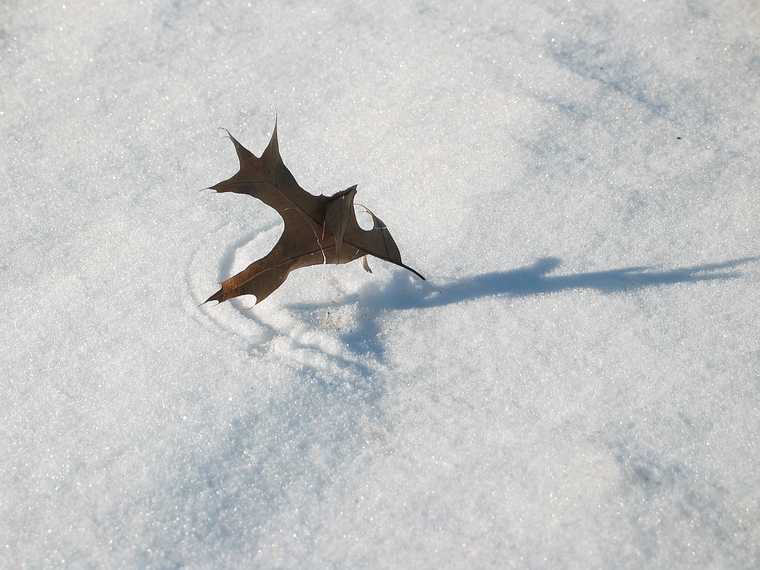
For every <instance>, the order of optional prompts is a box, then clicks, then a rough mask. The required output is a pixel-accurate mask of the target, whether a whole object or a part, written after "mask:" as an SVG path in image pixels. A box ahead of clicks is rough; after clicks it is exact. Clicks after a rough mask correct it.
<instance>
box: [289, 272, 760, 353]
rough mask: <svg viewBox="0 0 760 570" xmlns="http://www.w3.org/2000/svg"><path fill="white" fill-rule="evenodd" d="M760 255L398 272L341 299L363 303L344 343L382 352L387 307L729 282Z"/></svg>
mask: <svg viewBox="0 0 760 570" xmlns="http://www.w3.org/2000/svg"><path fill="white" fill-rule="evenodd" d="M758 259H760V257H743V258H738V259H731V260H728V261H722V262H718V263H707V264H703V265H694V266H688V267H677V268H674V269H664V270H663V269H656V268H653V267H650V266H638V267H624V268H621V269H612V270H607V271H593V272H588V273H575V274H570V275H550V274H551V273H552V272H553V271H554V270H555V269H557V268H558V267H559V266H560V264H561V261H560V259H559V258H556V257H544V258H541V259H538V260H537V261H536V262H535V263H532V264H531V265H528V266H525V267H520V268H518V269H512V270H510V271H492V272H489V273H482V274H480V275H473V276H471V277H463V278H461V279H456V280H453V281H450V282H447V283H435V282H432V281H419V280H416V279H414V278H412V277H410V276H409V274H408V273H406V272H402V271H398V272H395V273H394V275H393V277H392V278H391V280H390V281H389V282H386V283H381V284H380V283H377V282H372V283H369V284H367V285H366V286H365V287H363V288H362V289H360V290H359V291H358V292H356V293H353V294H350V295H347V296H346V297H344V298H343V299H341V300H339V301H338V303H339V304H351V303H356V304H357V305H359V306H360V307H361V312H362V319H361V320H360V323H361V324H360V325H359V326H358V327H357V328H354V329H352V330H348V331H345V333H344V334H343V335H342V338H343V340H344V342H346V343H347V344H348V345H349V347H351V348H352V349H353V350H355V351H359V352H372V353H375V354H376V355H378V356H381V353H382V347H381V345H380V343H379V342H378V340H377V326H376V324H375V320H376V318H377V317H378V315H379V314H381V313H383V312H385V311H402V310H408V309H429V308H433V307H441V306H444V305H450V304H454V303H462V302H465V301H472V300H476V299H481V298H484V297H496V296H509V297H525V296H530V295H543V294H549V293H558V292H562V291H569V290H574V289H594V290H596V291H600V292H602V293H607V294H615V293H624V292H629V291H634V290H637V289H643V288H647V287H660V286H666V285H675V284H680V283H698V282H701V281H725V280H729V279H735V278H737V277H739V276H741V273H740V272H738V271H737V270H736V268H737V267H739V266H741V265H743V264H746V263H750V262H753V261H757V260H758ZM332 306H335V305H334V303H299V304H293V305H289V306H288V308H289V309H291V310H294V311H296V312H300V313H302V314H308V313H312V312H314V311H319V310H328V311H329V309H330V307H332Z"/></svg>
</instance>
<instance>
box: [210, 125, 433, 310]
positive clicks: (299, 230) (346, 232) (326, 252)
mask: <svg viewBox="0 0 760 570" xmlns="http://www.w3.org/2000/svg"><path fill="white" fill-rule="evenodd" d="M227 135H228V136H229V137H230V140H232V144H234V145H235V151H237V155H238V159H239V160H240V170H239V171H238V172H237V174H235V175H234V176H232V177H231V178H228V179H227V180H224V181H222V182H219V183H218V184H215V185H214V186H211V187H209V188H210V189H212V190H216V191H217V192H235V193H237V194H247V195H249V196H253V197H254V198H258V199H259V200H261V201H262V202H264V203H265V204H266V205H267V206H270V207H272V208H274V209H275V210H277V213H278V214H280V216H281V217H282V219H283V221H284V222H285V228H284V229H283V232H282V235H281V236H280V239H279V240H278V242H277V243H276V244H275V246H274V247H273V248H272V251H270V252H269V253H268V254H267V255H265V256H264V257H262V258H261V259H259V260H258V261H254V262H253V263H252V264H250V265H249V266H248V267H246V268H245V269H244V270H243V271H241V272H240V273H238V274H237V275H233V276H232V277H230V278H229V279H226V280H224V281H223V282H222V284H221V285H222V286H221V289H219V290H218V291H217V292H216V293H214V294H213V295H211V297H209V298H208V299H206V301H204V302H205V303H207V302H209V301H219V302H220V303H221V302H222V301H226V300H227V299H232V298H233V297H238V296H240V295H254V296H255V297H256V304H258V303H260V302H261V301H263V300H264V299H266V298H267V297H268V296H269V295H271V294H272V292H274V291H275V290H276V289H277V288H278V287H279V286H280V285H282V284H283V282H284V281H285V279H286V278H287V277H288V274H289V273H290V272H291V271H293V270H294V269H298V268H300V267H307V266H309V265H320V264H326V263H336V264H337V263H348V262H350V261H353V260H355V259H359V258H362V263H363V266H364V269H366V270H367V271H369V272H370V273H371V272H372V270H371V269H370V268H369V264H368V263H367V256H368V255H374V256H375V257H379V258H380V259H384V260H385V261H389V262H391V263H394V264H396V265H399V266H401V267H403V268H404V269H408V270H409V271H411V272H412V273H414V274H415V275H416V276H417V277H419V278H420V279H425V278H424V277H423V276H422V275H420V273H418V272H417V271H415V270H414V269H412V268H411V267H409V266H408V265H405V264H404V263H403V262H402V261H401V254H400V253H399V250H398V246H397V245H396V242H395V241H393V238H392V237H391V234H390V232H389V231H388V228H386V227H385V224H384V223H383V221H382V220H381V219H380V218H378V217H377V216H376V215H375V214H373V213H372V212H371V211H369V210H367V212H368V213H369V214H370V216H371V217H372V222H373V226H372V229H369V230H364V229H362V228H361V227H360V226H359V224H358V222H357V220H356V213H355V211H354V196H356V186H351V187H350V188H347V189H346V190H343V191H341V192H338V193H337V194H334V195H332V196H323V195H320V196H314V195H313V194H310V193H309V192H307V191H306V190H304V189H303V188H301V187H300V186H299V185H298V182H296V179H295V178H294V177H293V175H292V174H291V173H290V170H288V168H287V167H286V166H285V164H284V163H283V161H282V157H281V156H280V150H279V145H278V143H277V121H275V126H274V130H273V131H272V138H271V139H270V141H269V144H268V145H267V147H266V149H265V150H264V152H263V154H262V155H261V157H257V156H255V155H254V154H253V153H252V152H251V151H249V150H248V149H246V148H245V147H244V146H243V145H241V144H240V143H239V142H238V141H237V140H236V139H235V137H233V136H232V135H231V134H230V133H229V131H227Z"/></svg>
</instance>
